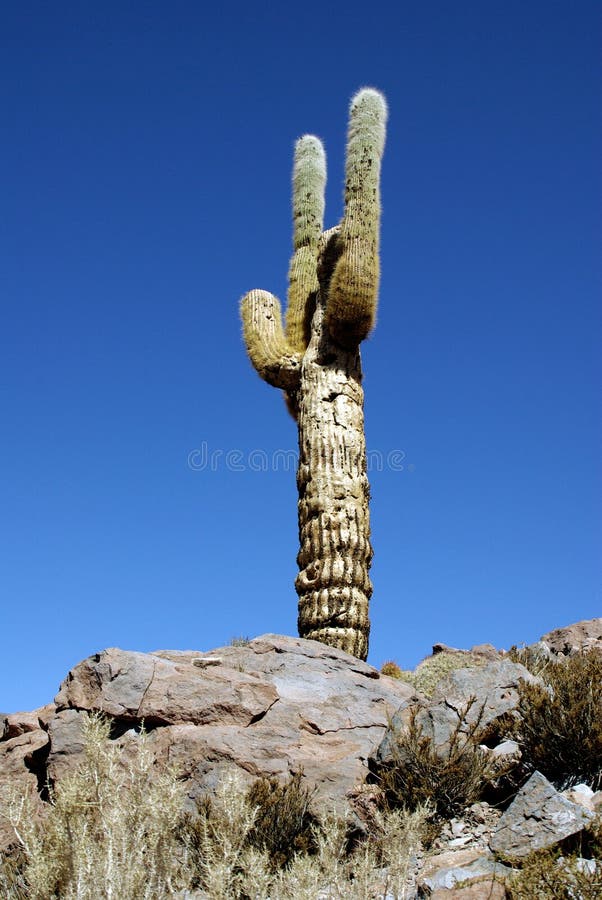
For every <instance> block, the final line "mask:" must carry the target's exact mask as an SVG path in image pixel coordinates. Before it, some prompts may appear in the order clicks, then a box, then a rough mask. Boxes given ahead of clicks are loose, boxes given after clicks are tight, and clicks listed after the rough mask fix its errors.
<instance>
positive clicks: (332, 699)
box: [0, 635, 417, 808]
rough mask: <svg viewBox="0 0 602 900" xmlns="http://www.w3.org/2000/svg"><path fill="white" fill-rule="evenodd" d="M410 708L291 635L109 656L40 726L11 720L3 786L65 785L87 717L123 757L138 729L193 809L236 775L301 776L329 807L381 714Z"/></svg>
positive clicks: (398, 687) (362, 760)
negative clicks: (175, 773)
mask: <svg viewBox="0 0 602 900" xmlns="http://www.w3.org/2000/svg"><path fill="white" fill-rule="evenodd" d="M416 699H417V695H416V693H415V691H414V690H413V688H411V687H410V686H409V685H407V684H405V683H403V682H399V681H395V680H394V679H391V678H387V677H386V676H381V675H380V674H379V673H378V671H377V670H376V669H374V668H373V667H372V666H369V665H367V664H366V663H363V662H361V661H360V660H358V659H355V658H354V657H352V656H349V655H348V654H346V653H344V652H343V651H340V650H336V649H333V648H330V647H327V646H326V645H324V644H319V643H317V642H315V641H305V640H301V639H297V638H288V637H281V636H277V635H264V636H263V637H260V638H257V639H255V640H253V641H251V642H250V643H249V644H248V645H245V646H231V647H223V648H220V649H219V650H215V651H212V652H210V653H202V652H195V651H183V652H182V651H159V652H157V653H151V654H145V653H135V652H131V651H125V650H117V649H109V650H105V651H103V652H102V653H98V654H95V655H94V656H91V657H89V658H88V659H86V660H84V661H83V662H81V663H80V664H79V665H77V666H76V667H75V668H74V669H72V671H71V672H70V673H69V674H68V676H67V678H66V679H65V681H64V682H63V684H62V685H61V688H60V690H59V693H58V694H57V697H56V699H55V704H54V706H52V707H50V708H46V709H45V712H44V716H43V717H40V715H39V714H35V713H33V714H32V713H30V714H25V715H17V716H9V717H8V719H7V721H6V723H5V726H4V739H3V740H2V741H1V742H0V781H2V780H4V781H7V780H10V781H11V782H12V783H13V784H14V783H15V781H20V782H22V783H23V786H25V784H31V785H32V786H34V787H35V786H38V785H42V784H44V783H45V781H46V779H47V778H48V779H49V780H50V781H51V782H52V781H56V780H57V779H60V778H61V777H63V776H64V775H65V774H66V773H67V772H68V771H69V770H70V769H71V768H72V767H73V766H74V765H75V764H76V762H77V759H78V755H79V753H80V752H81V750H82V737H81V725H82V718H83V716H84V714H85V713H86V712H88V711H101V712H103V713H105V714H106V715H107V716H109V717H110V718H111V720H112V723H113V733H114V735H115V738H116V739H119V740H120V741H121V742H122V744H123V746H124V753H125V754H126V755H127V750H128V746H129V745H131V744H132V742H135V741H136V740H137V739H138V734H139V732H140V729H141V728H142V727H144V728H145V729H146V730H147V732H148V733H149V742H150V746H151V747H152V749H153V751H154V753H155V756H156V758H157V761H158V763H161V762H169V763H170V764H172V765H175V766H176V767H177V768H178V769H179V770H180V773H181V775H182V778H183V779H184V781H185V783H186V789H187V795H188V798H189V800H190V801H191V802H192V801H194V800H195V798H196V797H198V796H200V795H201V794H202V793H204V792H205V791H207V790H211V789H213V788H214V787H215V785H216V784H217V782H218V780H219V779H220V778H221V777H222V775H223V774H224V772H225V771H227V770H229V769H233V768H235V769H237V770H238V771H239V772H240V773H241V774H242V776H243V778H244V779H246V780H247V781H249V782H250V781H252V780H253V779H254V778H256V777H258V776H261V775H268V776H277V777H280V778H283V779H284V778H287V777H288V776H289V775H290V774H292V773H294V772H298V771H302V772H303V773H304V778H305V779H306V781H307V783H308V784H309V785H311V786H312V787H315V788H316V802H317V804H322V803H323V804H326V805H327V806H328V807H329V808H332V806H333V805H337V804H338V805H341V804H344V803H345V802H346V795H347V793H348V792H349V791H351V790H352V789H353V788H356V787H357V786H358V785H361V784H362V783H363V781H364V780H365V777H366V775H367V772H368V768H367V761H368V757H369V756H370V754H371V753H373V752H374V750H375V748H376V747H377V746H378V744H379V743H380V741H381V740H382V737H383V735H384V733H385V731H386V728H387V725H388V722H389V719H390V717H391V716H392V715H393V714H394V713H395V712H396V711H398V710H399V709H400V708H403V707H405V706H406V705H407V704H408V703H410V702H412V701H414V700H416ZM36 753H38V758H37V761H36V760H35V759H34V763H32V758H33V757H35V754H36Z"/></svg>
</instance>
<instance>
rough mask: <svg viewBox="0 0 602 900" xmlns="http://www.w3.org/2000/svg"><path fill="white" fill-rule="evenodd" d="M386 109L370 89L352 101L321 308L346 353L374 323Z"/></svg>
mask: <svg viewBox="0 0 602 900" xmlns="http://www.w3.org/2000/svg"><path fill="white" fill-rule="evenodd" d="M386 122H387V105H386V102H385V99H384V97H383V96H382V94H380V93H379V92H378V91H375V90H373V89H372V88H363V89H362V90H361V91H359V92H358V93H357V94H356V95H355V97H354V98H353V100H352V103H351V110H350V118H349V133H348V139H347V163H346V169H345V213H344V216H343V221H342V228H341V235H340V253H341V255H340V257H339V260H338V262H337V265H336V268H335V271H334V274H333V277H332V281H331V283H330V289H329V292H328V301H327V307H326V318H327V324H328V327H329V329H330V333H331V334H332V336H333V337H334V339H335V340H336V341H337V342H338V343H339V344H341V346H343V347H346V348H352V347H354V346H357V345H358V344H359V342H360V341H362V340H363V339H364V338H365V337H367V336H368V334H369V333H370V331H371V330H372V328H373V326H374V322H375V319H376V305H377V298H378V283H379V258H378V243H379V222H380V189H379V182H380V167H381V159H382V155H383V150H384V146H385V127H386Z"/></svg>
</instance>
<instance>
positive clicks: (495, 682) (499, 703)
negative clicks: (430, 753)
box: [376, 659, 540, 763]
mask: <svg viewBox="0 0 602 900" xmlns="http://www.w3.org/2000/svg"><path fill="white" fill-rule="evenodd" d="M520 679H524V680H525V681H529V682H533V681H536V682H539V681H540V679H538V678H536V677H535V676H534V675H532V674H531V673H530V672H529V671H528V670H527V669H526V668H525V667H524V666H522V665H520V663H513V662H511V661H510V660H509V659H501V660H494V661H493V662H490V663H488V664H487V665H484V666H476V667H472V668H469V669H456V670H455V671H453V672H451V673H450V674H449V675H447V676H446V677H445V678H444V679H443V680H442V681H441V682H439V684H438V685H437V687H436V688H435V692H434V694H433V697H432V699H431V700H426V699H425V698H422V701H421V707H422V708H421V709H420V711H419V713H418V714H417V716H416V721H417V723H418V725H419V726H420V727H421V729H422V734H423V735H424V736H425V737H429V738H431V739H432V741H433V742H434V744H435V745H436V746H437V747H444V746H445V745H446V744H448V743H449V740H450V737H451V735H452V733H453V732H454V730H455V729H456V728H457V727H458V723H459V722H461V721H462V722H463V723H464V725H463V730H464V731H466V729H467V727H468V728H470V727H471V726H472V725H474V724H475V723H476V722H477V719H478V720H479V727H480V728H483V729H484V728H489V729H491V730H492V731H494V730H495V721H496V720H497V719H501V717H502V716H504V715H506V714H507V713H511V712H513V711H514V710H515V709H516V707H517V706H518V682H519V680H520ZM407 721H408V710H407V709H403V710H400V712H399V713H398V714H397V715H396V716H394V718H393V720H392V725H393V729H394V730H395V729H400V730H403V729H404V728H405V727H406V726H407ZM394 740H395V737H394V733H393V732H387V734H386V735H385V737H384V738H383V741H382V743H381V745H380V746H379V748H378V751H377V754H376V760H377V762H379V763H386V762H389V761H390V760H391V757H392V753H391V750H392V742H393V741H394Z"/></svg>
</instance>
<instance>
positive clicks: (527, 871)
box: [506, 850, 602, 900]
mask: <svg viewBox="0 0 602 900" xmlns="http://www.w3.org/2000/svg"><path fill="white" fill-rule="evenodd" d="M592 863H593V864H592ZM506 890H507V894H508V896H509V897H510V900H599V898H600V897H602V865H601V864H600V862H598V863H597V865H596V863H594V862H593V861H591V860H588V861H584V860H582V859H581V858H580V857H578V856H577V855H576V854H573V855H571V856H567V857H560V855H559V851H558V850H540V851H538V852H536V853H532V854H530V856H528V857H527V858H526V860H525V861H524V862H523V865H522V868H521V870H520V872H519V873H518V874H517V875H515V876H513V877H512V878H511V879H510V880H509V882H508V884H507V886H506Z"/></svg>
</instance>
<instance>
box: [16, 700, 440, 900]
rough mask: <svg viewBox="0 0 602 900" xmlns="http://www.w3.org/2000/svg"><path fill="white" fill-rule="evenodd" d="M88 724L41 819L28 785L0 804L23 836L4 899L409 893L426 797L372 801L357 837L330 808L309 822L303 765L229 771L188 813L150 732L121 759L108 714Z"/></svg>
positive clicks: (285, 899) (290, 899)
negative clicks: (264, 773)
mask: <svg viewBox="0 0 602 900" xmlns="http://www.w3.org/2000/svg"><path fill="white" fill-rule="evenodd" d="M84 731H85V759H84V760H83V762H82V764H81V765H80V766H79V768H78V769H77V771H75V772H73V773H72V774H69V775H67V776H65V777H64V778H63V779H62V781H61V782H60V784H59V785H57V787H56V789H55V790H53V791H51V792H50V798H51V799H50V802H49V803H48V804H47V807H46V814H45V816H44V817H43V818H42V819H41V818H40V817H39V816H37V815H36V814H35V811H36V808H35V805H34V803H33V798H28V797H27V796H26V797H22V796H18V795H17V794H16V793H15V794H13V796H12V799H11V800H10V802H9V803H8V805H7V806H6V807H0V814H6V815H8V816H9V818H10V820H11V821H12V824H13V826H14V829H15V839H16V841H17V843H18V845H19V847H18V848H17V850H16V852H15V853H10V854H6V855H5V856H4V857H2V858H0V897H2V898H3V900H4V898H6V900H151V898H152V900H155V898H158V897H170V896H177V897H180V898H181V897H184V896H186V895H187V893H186V892H188V891H192V892H194V891H197V890H199V891H200V892H201V896H207V897H211V900H257V898H263V897H268V896H269V897H270V898H271V900H315V898H316V896H318V895H319V894H320V892H321V891H325V892H327V895H328V896H329V897H332V898H335V897H338V898H343V897H344V898H346V900H347V898H348V900H368V898H370V900H372V898H377V897H383V896H385V895H387V894H389V895H390V894H391V893H392V894H393V896H395V897H400V898H401V897H405V896H409V894H407V893H406V887H407V884H408V873H409V872H410V869H411V861H412V859H413V854H414V853H415V852H416V850H417V848H418V846H419V844H420V842H421V840H422V839H423V837H424V834H425V828H426V824H425V823H426V819H427V811H426V810H425V809H424V808H418V809H416V810H415V811H413V812H409V811H407V810H395V811H387V810H384V811H377V812H376V814H375V819H374V822H373V823H372V826H373V827H372V828H371V831H370V835H369V837H368V839H366V840H363V841H358V840H355V841H353V842H352V841H350V834H351V833H352V831H353V828H352V826H351V824H350V821H349V820H347V819H345V818H342V817H341V816H339V815H336V814H334V813H333V814H332V815H330V816H326V817H325V818H322V819H317V818H315V819H313V820H312V821H311V827H310V823H309V820H308V809H309V800H310V795H309V793H308V792H307V791H306V790H305V789H304V788H303V787H302V785H301V781H300V776H296V777H295V778H293V779H291V780H290V781H289V782H288V783H287V784H285V785H276V784H274V783H273V782H271V781H269V780H268V779H265V780H262V781H260V782H259V787H256V788H255V789H253V788H251V790H249V788H248V787H246V786H244V785H243V784H242V782H241V780H240V778H239V777H237V776H236V774H233V775H230V776H227V777H225V778H224V779H222V781H221V782H220V783H219V785H218V787H217V789H216V791H215V792H214V793H213V794H211V796H210V797H209V796H206V797H204V798H203V799H202V800H201V801H200V802H199V804H198V813H197V815H196V816H194V817H193V816H191V815H186V814H184V813H183V812H182V802H183V794H182V787H181V785H180V784H179V783H178V779H177V776H176V773H174V772H173V771H169V770H165V769H160V768H159V767H158V766H156V765H155V764H154V761H153V757H152V754H151V752H150V747H149V742H148V738H147V736H146V735H145V734H142V735H140V736H137V737H136V738H135V739H133V738H132V739H130V738H126V739H125V742H126V743H127V744H128V747H127V766H126V765H124V760H123V757H122V752H123V748H122V746H121V743H123V741H122V742H121V743H118V742H116V741H111V740H109V734H110V727H109V723H108V722H106V721H104V720H103V719H102V718H99V717H96V716H91V717H90V718H88V719H87V720H86V723H85V727H84ZM270 791H272V792H273V793H274V796H275V798H276V799H274V798H273V797H271V796H269V792H270ZM293 826H294V827H293ZM280 828H283V829H284V831H286V832H287V834H288V839H289V840H290V841H292V843H293V844H295V843H296V844H297V852H295V853H294V854H292V855H290V857H287V859H288V861H287V864H286V865H284V866H283V867H278V866H281V865H282V862H283V854H285V851H284V849H283V847H282V845H281V843H280V841H281V840H282V837H283V836H282V835H277V834H276V835H273V836H272V837H271V839H270V840H271V841H273V842H268V841H267V840H265V839H264V838H265V832H267V831H268V830H270V829H272V830H273V831H275V832H276V831H278V830H279V829H280ZM300 837H301V838H302V840H299V838H300ZM308 851H309V852H308ZM276 861H278V865H276V864H275V863H276ZM383 867H386V868H383ZM192 896H194V893H193V894H192Z"/></svg>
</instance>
